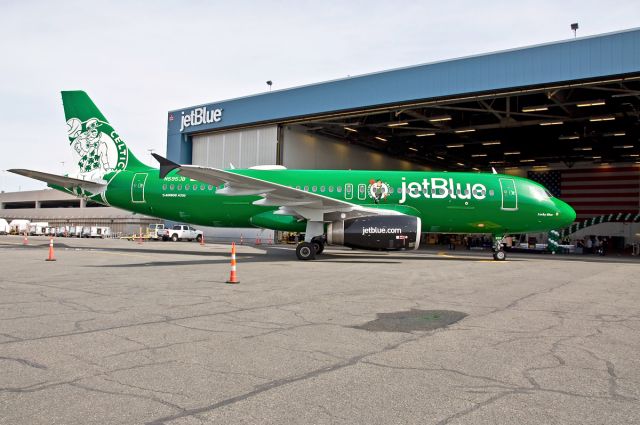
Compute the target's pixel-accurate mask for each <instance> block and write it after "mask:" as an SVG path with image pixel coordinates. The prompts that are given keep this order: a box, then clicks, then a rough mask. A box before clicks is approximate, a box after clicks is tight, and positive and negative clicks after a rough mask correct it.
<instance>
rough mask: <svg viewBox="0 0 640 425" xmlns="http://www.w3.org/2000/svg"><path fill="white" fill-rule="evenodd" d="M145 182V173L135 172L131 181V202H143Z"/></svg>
mask: <svg viewBox="0 0 640 425" xmlns="http://www.w3.org/2000/svg"><path fill="white" fill-rule="evenodd" d="M146 182H147V173H136V174H134V175H133V180H132V181H131V202H136V203H143V202H145V200H144V184H145V183H146Z"/></svg>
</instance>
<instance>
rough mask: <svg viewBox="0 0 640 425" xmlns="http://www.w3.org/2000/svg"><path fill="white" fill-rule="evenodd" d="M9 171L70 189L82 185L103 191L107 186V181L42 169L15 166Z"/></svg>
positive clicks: (95, 191)
mask: <svg viewBox="0 0 640 425" xmlns="http://www.w3.org/2000/svg"><path fill="white" fill-rule="evenodd" d="M7 171H9V172H11V173H14V174H20V175H21V176H25V177H30V178H32V179H36V180H40V181H43V182H45V183H49V184H53V185H56V186H61V187H66V188H68V189H71V188H74V187H80V188H82V189H86V190H88V191H89V192H93V193H97V192H100V191H102V189H104V188H105V187H107V183H105V182H96V181H92V180H81V179H74V178H72V177H66V176H59V175H57V174H49V173H43V172H42V171H33V170H23V169H15V168H14V169H12V170H7Z"/></svg>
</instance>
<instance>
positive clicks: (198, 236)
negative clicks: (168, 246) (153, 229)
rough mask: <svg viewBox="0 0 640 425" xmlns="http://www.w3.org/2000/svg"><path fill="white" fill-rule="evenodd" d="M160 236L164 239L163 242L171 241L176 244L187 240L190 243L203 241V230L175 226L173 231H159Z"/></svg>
mask: <svg viewBox="0 0 640 425" xmlns="http://www.w3.org/2000/svg"><path fill="white" fill-rule="evenodd" d="M158 236H159V237H162V240H163V241H168V240H169V239H171V240H172V241H174V242H177V241H181V240H183V239H186V240H188V241H192V240H194V239H195V240H197V241H198V242H200V241H201V240H202V230H196V229H194V228H193V227H191V226H188V225H186V224H174V226H173V227H172V228H171V229H162V230H158Z"/></svg>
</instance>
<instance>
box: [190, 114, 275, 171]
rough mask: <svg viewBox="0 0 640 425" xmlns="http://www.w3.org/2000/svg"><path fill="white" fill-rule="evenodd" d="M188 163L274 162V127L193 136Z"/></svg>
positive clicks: (219, 165)
mask: <svg viewBox="0 0 640 425" xmlns="http://www.w3.org/2000/svg"><path fill="white" fill-rule="evenodd" d="M192 143H193V151H192V155H193V156H192V160H191V161H192V164H194V165H202V166H207V167H214V168H229V167H230V165H229V164H230V163H232V164H233V165H234V166H235V167H236V168H248V167H251V166H254V165H273V164H276V151H277V144H278V127H277V126H275V125H274V126H269V127H259V128H251V129H245V130H237V131H229V132H225V133H219V134H202V135H196V136H193V141H192Z"/></svg>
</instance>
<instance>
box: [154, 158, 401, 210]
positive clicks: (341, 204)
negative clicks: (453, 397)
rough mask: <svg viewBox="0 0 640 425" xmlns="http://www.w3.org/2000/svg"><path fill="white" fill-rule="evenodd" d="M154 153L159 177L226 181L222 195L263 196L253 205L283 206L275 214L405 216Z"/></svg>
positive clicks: (213, 181)
mask: <svg viewBox="0 0 640 425" xmlns="http://www.w3.org/2000/svg"><path fill="white" fill-rule="evenodd" d="M152 155H153V156H154V157H155V158H156V159H157V160H158V162H160V178H164V176H166V175H167V173H169V172H170V171H172V170H175V169H177V170H178V174H180V175H181V176H184V177H189V178H192V179H194V180H198V181H203V182H207V183H209V184H212V185H215V186H220V185H222V184H224V188H223V189H219V190H218V191H217V192H216V193H217V194H219V195H228V196H242V195H257V196H260V197H262V199H259V200H257V201H254V202H253V204H254V205H261V206H277V207H280V208H279V210H278V212H277V213H276V214H281V215H292V216H296V217H299V218H305V219H309V220H320V221H328V220H334V219H336V218H338V217H339V218H341V219H345V218H352V217H359V216H371V215H403V214H402V213H401V212H398V211H394V210H389V209H383V208H367V207H363V206H361V205H357V204H353V203H351V202H347V201H342V200H340V199H334V198H330V197H328V196H324V195H320V194H317V193H312V192H307V191H304V190H300V189H295V188H293V187H289V186H285V185H281V184H278V183H274V182H270V181H266V180H262V179H258V178H255V177H249V176H243V175H241V174H236V173H233V172H230V171H225V170H220V169H217V168H209V167H201V166H197V165H179V164H176V163H174V162H172V161H169V160H168V159H166V158H163V157H162V156H160V155H157V154H155V153H154V154H152Z"/></svg>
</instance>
